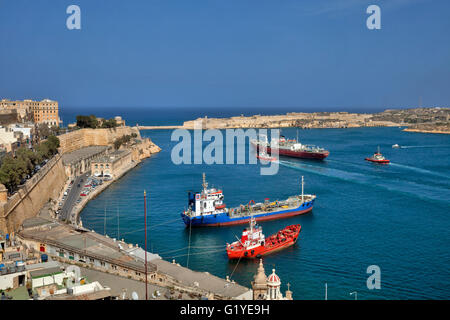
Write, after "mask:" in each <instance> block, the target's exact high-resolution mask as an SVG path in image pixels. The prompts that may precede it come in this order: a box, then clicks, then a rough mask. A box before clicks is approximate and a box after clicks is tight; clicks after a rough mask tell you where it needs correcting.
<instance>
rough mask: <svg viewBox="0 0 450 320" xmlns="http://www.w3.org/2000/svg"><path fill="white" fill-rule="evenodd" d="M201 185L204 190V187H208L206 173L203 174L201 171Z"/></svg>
mask: <svg viewBox="0 0 450 320" xmlns="http://www.w3.org/2000/svg"><path fill="white" fill-rule="evenodd" d="M202 186H203V189H204V190H206V188H208V182H206V175H205V173H204V172H203V184H202Z"/></svg>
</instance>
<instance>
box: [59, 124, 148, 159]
mask: <svg viewBox="0 0 450 320" xmlns="http://www.w3.org/2000/svg"><path fill="white" fill-rule="evenodd" d="M132 133H136V134H137V135H138V137H139V138H140V134H139V130H138V129H136V128H134V127H117V128H113V129H80V130H75V131H72V132H69V133H66V134H62V135H60V136H58V138H59V141H60V152H61V153H62V154H64V153H67V152H72V151H75V150H79V149H81V148H84V147H89V146H107V145H112V144H113V142H114V140H116V139H117V138H119V137H122V136H124V135H127V134H132Z"/></svg>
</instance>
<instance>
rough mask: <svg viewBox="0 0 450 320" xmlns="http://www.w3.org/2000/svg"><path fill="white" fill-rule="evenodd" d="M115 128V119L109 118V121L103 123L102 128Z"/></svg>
mask: <svg viewBox="0 0 450 320" xmlns="http://www.w3.org/2000/svg"><path fill="white" fill-rule="evenodd" d="M115 127H117V121H116V119H113V118H111V119H109V120H105V121H103V124H102V128H115Z"/></svg>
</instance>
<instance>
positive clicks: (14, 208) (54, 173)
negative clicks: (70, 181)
mask: <svg viewBox="0 0 450 320" xmlns="http://www.w3.org/2000/svg"><path fill="white" fill-rule="evenodd" d="M66 180H67V177H66V174H65V171H64V166H63V163H62V159H61V156H60V155H56V156H55V157H54V158H53V159H51V160H50V161H49V162H48V163H47V164H46V165H45V166H44V167H43V168H42V169H41V170H40V171H39V172H38V173H36V174H35V175H34V176H33V177H32V178H31V179H30V180H28V181H27V182H26V183H25V185H24V186H23V187H22V188H20V189H19V191H18V192H17V193H15V194H14V195H13V196H12V197H10V198H9V199H8V201H7V202H0V230H1V231H3V232H5V233H6V232H13V231H16V230H17V229H18V228H19V226H20V225H21V224H22V222H23V221H24V220H25V219H28V218H32V217H34V216H36V215H37V213H38V212H39V210H40V209H41V208H42V207H43V206H44V204H45V203H47V202H48V200H49V199H53V200H54V199H57V198H58V195H59V194H60V192H61V191H62V189H63V187H64V184H65V182H66Z"/></svg>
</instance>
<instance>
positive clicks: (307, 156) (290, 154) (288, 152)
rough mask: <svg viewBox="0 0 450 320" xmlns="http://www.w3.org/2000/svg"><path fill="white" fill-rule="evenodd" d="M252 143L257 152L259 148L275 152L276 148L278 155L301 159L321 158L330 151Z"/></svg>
mask: <svg viewBox="0 0 450 320" xmlns="http://www.w3.org/2000/svg"><path fill="white" fill-rule="evenodd" d="M252 145H253V146H254V147H255V148H256V151H257V152H259V150H260V149H262V150H263V151H265V152H267V153H269V154H271V153H272V152H277V151H276V150H278V154H279V155H280V156H285V157H293V158H301V159H317V160H323V159H325V158H326V157H328V155H329V154H330V152H328V151H325V152H306V151H292V150H289V149H283V148H271V147H260V146H259V145H256V144H254V143H252Z"/></svg>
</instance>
